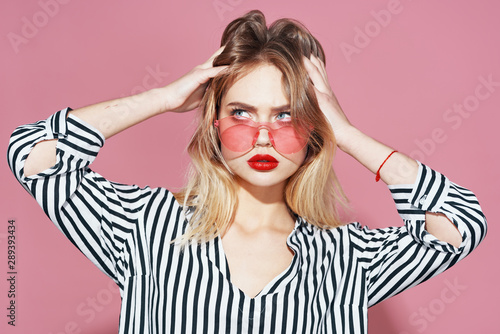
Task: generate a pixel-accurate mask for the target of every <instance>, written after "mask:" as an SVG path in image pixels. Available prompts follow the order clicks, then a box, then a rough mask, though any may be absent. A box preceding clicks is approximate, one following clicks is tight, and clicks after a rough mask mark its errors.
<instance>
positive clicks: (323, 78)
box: [304, 54, 353, 149]
mask: <svg viewBox="0 0 500 334" xmlns="http://www.w3.org/2000/svg"><path fill="white" fill-rule="evenodd" d="M304 65H305V67H306V69H307V72H308V74H309V77H310V78H311V81H312V83H313V85H314V91H315V92H316V98H317V99H318V104H319V106H320V108H321V110H322V111H323V113H324V114H325V116H326V118H327V119H328V121H329V122H330V125H331V126H332V130H333V133H334V134H335V139H336V141H337V145H338V146H339V148H340V149H342V148H343V143H344V142H345V140H344V139H343V138H344V137H345V136H344V134H345V133H346V132H348V130H349V129H352V128H353V126H352V124H351V123H350V122H349V120H348V119H347V116H346V115H345V114H344V111H343V110H342V108H341V107H340V104H339V102H338V100H337V97H336V96H335V94H334V93H333V90H332V88H331V87H330V83H329V81H328V76H327V74H326V68H325V64H324V63H323V62H322V61H321V60H320V59H319V58H317V57H315V56H314V55H312V54H311V58H307V57H304Z"/></svg>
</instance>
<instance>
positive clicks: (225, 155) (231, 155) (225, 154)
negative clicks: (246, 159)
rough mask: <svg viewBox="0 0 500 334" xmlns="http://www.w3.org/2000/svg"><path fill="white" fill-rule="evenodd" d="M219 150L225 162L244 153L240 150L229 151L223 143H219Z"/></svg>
mask: <svg viewBox="0 0 500 334" xmlns="http://www.w3.org/2000/svg"><path fill="white" fill-rule="evenodd" d="M220 150H221V153H222V157H223V158H224V160H226V162H230V161H232V160H234V159H236V158H239V157H241V156H242V155H244V154H243V153H241V152H234V151H231V150H229V149H227V148H226V147H225V146H224V145H222V144H221V147H220Z"/></svg>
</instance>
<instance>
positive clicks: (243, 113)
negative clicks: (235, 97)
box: [230, 109, 250, 118]
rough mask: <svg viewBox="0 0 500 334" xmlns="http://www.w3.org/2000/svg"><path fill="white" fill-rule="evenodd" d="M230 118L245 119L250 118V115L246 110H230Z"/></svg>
mask: <svg viewBox="0 0 500 334" xmlns="http://www.w3.org/2000/svg"><path fill="white" fill-rule="evenodd" d="M230 114H231V116H234V117H237V118H239V117H246V118H250V113H249V112H248V111H246V110H243V109H233V110H231V113H230Z"/></svg>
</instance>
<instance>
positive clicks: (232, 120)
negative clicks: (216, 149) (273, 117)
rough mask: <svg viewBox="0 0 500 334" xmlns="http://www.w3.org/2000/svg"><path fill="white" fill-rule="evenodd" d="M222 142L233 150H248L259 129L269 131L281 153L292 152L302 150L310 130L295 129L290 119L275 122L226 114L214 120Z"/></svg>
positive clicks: (271, 139)
mask: <svg viewBox="0 0 500 334" xmlns="http://www.w3.org/2000/svg"><path fill="white" fill-rule="evenodd" d="M214 125H215V126H216V127H217V128H218V130H219V131H218V132H219V138H220V140H221V142H222V144H223V145H224V146H225V147H226V148H227V149H229V150H231V151H233V152H247V151H250V150H251V149H252V148H253V147H254V146H255V143H256V142H257V138H258V137H259V131H260V129H266V130H267V131H268V132H269V140H270V141H271V144H272V145H273V146H274V148H275V149H276V150H277V151H278V152H280V153H282V154H292V153H296V152H299V151H300V150H302V149H303V148H304V147H305V146H306V144H307V141H308V139H309V133H310V131H307V130H306V129H305V128H304V127H301V126H299V127H298V130H299V132H297V130H296V129H295V127H294V126H293V124H292V122H291V120H290V119H287V120H277V121H275V122H272V123H271V122H254V121H252V120H251V119H249V118H247V117H236V116H228V117H224V118H222V119H218V120H215V122H214Z"/></svg>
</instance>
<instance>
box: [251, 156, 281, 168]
mask: <svg viewBox="0 0 500 334" xmlns="http://www.w3.org/2000/svg"><path fill="white" fill-rule="evenodd" d="M278 164H279V162H278V160H276V159H275V158H274V157H273V156H271V155H269V154H256V155H254V156H253V157H251V158H250V159H249V160H248V165H249V166H250V167H252V168H253V169H256V170H271V169H274V168H276V167H278Z"/></svg>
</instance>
